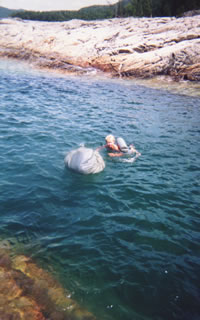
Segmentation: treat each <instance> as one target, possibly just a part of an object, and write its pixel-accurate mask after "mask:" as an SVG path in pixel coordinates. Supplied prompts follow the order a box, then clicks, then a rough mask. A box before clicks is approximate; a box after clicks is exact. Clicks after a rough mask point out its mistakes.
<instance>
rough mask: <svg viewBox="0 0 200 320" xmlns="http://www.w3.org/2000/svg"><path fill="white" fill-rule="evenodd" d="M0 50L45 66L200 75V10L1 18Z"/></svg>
mask: <svg viewBox="0 0 200 320" xmlns="http://www.w3.org/2000/svg"><path fill="white" fill-rule="evenodd" d="M0 32H1V38H0V56H2V57H11V58H17V59H21V60H27V61H29V62H31V63H34V64H36V65H37V66H39V67H42V68H49V69H56V70H60V71H62V72H66V73H68V72H70V73H75V74H82V73H85V72H90V71H91V70H101V71H103V72H107V73H109V74H111V75H112V76H117V77H140V78H148V77H154V76H157V75H169V76H172V77H173V78H174V79H184V80H193V81H199V80H200V16H198V15H197V16H193V17H182V18H174V17H173V18H132V17H130V18H116V19H110V20H102V21H87V22H86V21H81V20H71V21H67V22H38V21H23V20H19V19H3V20H1V21H0Z"/></svg>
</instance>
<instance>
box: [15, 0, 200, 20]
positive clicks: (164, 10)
mask: <svg viewBox="0 0 200 320" xmlns="http://www.w3.org/2000/svg"><path fill="white" fill-rule="evenodd" d="M108 3H109V2H108ZM197 9H200V3H199V0H119V1H118V2H117V3H116V4H114V5H109V4H108V5H105V6H91V7H87V8H82V9H80V10H77V11H69V10H62V11H17V12H15V13H13V14H12V17H18V18H21V19H25V20H42V21H68V20H71V19H81V20H98V19H110V18H114V17H129V16H133V17H159V16H160V17H162V16H179V15H181V14H183V13H184V12H186V11H190V10H197Z"/></svg>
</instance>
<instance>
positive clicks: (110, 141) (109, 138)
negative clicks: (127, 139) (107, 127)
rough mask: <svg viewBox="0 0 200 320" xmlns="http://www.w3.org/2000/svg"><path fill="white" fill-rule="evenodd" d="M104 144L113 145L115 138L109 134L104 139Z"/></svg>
mask: <svg viewBox="0 0 200 320" xmlns="http://www.w3.org/2000/svg"><path fill="white" fill-rule="evenodd" d="M105 140H106V143H115V137H114V136H113V135H112V134H109V135H108V136H107V137H105Z"/></svg>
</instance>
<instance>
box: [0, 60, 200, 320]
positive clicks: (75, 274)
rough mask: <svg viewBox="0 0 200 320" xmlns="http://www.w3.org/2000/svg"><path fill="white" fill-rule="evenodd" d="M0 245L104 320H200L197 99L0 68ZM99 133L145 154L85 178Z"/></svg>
mask: <svg viewBox="0 0 200 320" xmlns="http://www.w3.org/2000/svg"><path fill="white" fill-rule="evenodd" d="M0 96H1V100H0V150H1V152H0V207H1V210H0V215H1V217H0V234H1V238H7V239H15V240H16V242H19V243H21V244H22V245H23V250H24V252H26V254H29V255H30V256H32V257H33V258H34V260H35V261H36V262H38V263H39V264H40V265H42V266H43V267H44V268H46V269H47V270H50V271H51V272H52V273H53V274H54V275H55V276H56V277H57V278H58V279H59V280H60V281H61V282H62V284H63V286H64V287H66V288H68V289H69V290H70V291H71V292H72V295H73V297H74V299H76V300H77V301H78V302H79V303H80V304H82V305H83V306H84V307H86V308H87V309H88V310H90V311H91V312H93V313H94V314H95V315H96V316H97V319H101V320H104V319H105V320H121V319H123V320H133V319H136V320H140V319H145V320H150V319H154V320H155V319H157V320H160V319H163V320H165V319H166V320H169V319H170V320H173V319H181V320H183V319H185V320H188V319H199V315H200V308H199V301H200V292H199V278H200V241H199V240H200V236H199V229H200V209H199V208H200V127H199V123H200V99H199V97H196V98H195V97H188V96H182V95H175V94H170V93H167V92H165V91H161V90H154V89H149V88H146V87H142V86H137V85H135V84H133V83H130V82H125V81H124V82H121V81H111V80H102V79H99V80H98V79H90V78H82V79H81V78H78V77H59V76H55V75H52V74H46V73H41V72H37V71H33V70H29V68H28V67H27V66H25V65H21V64H19V63H18V64H15V63H13V62H8V61H7V62H6V61H1V62H0ZM108 133H113V134H115V135H119V136H123V137H124V138H125V139H126V141H127V142H128V143H134V145H135V147H136V148H137V149H138V150H139V151H140V152H141V153H142V156H141V157H140V158H138V159H137V160H136V161H135V162H134V163H133V164H132V163H123V162H121V161H120V160H119V159H117V160H116V159H110V158H108V156H107V155H106V153H105V152H102V155H103V157H104V159H105V162H106V168H105V170H104V171H103V172H102V173H100V174H97V175H93V176H82V175H79V174H76V173H74V172H71V171H69V170H67V169H65V168H64V162H63V159H64V156H65V154H66V152H67V151H69V150H71V149H72V148H74V147H78V146H79V145H80V144H81V143H84V144H85V145H86V146H90V147H93V148H96V147H98V146H99V145H101V144H103V143H104V137H105V135H107V134H108Z"/></svg>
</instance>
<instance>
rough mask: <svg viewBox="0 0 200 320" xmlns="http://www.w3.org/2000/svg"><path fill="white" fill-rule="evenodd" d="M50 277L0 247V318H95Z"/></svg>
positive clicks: (80, 319) (22, 258) (29, 262)
mask: <svg viewBox="0 0 200 320" xmlns="http://www.w3.org/2000/svg"><path fill="white" fill-rule="evenodd" d="M69 296H70V295H69V293H68V292H66V290H64V289H63V288H62V287H61V286H60V285H59V283H58V282H57V281H56V280H55V279H53V277H52V276H51V275H50V274H49V273H48V272H46V271H44V270H43V269H42V268H40V267H38V266H37V265H36V264H35V263H34V262H33V261H32V260H31V259H29V258H28V257H26V256H23V255H19V256H13V255H11V254H10V252H8V251H7V250H3V249H0V319H1V320H10V319H12V320H47V319H48V320H94V319H95V317H94V316H93V315H92V314H91V313H90V312H88V311H86V310H84V309H82V308H81V307H80V306H79V305H78V304H77V303H76V302H75V301H74V300H72V299H71V298H69Z"/></svg>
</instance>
